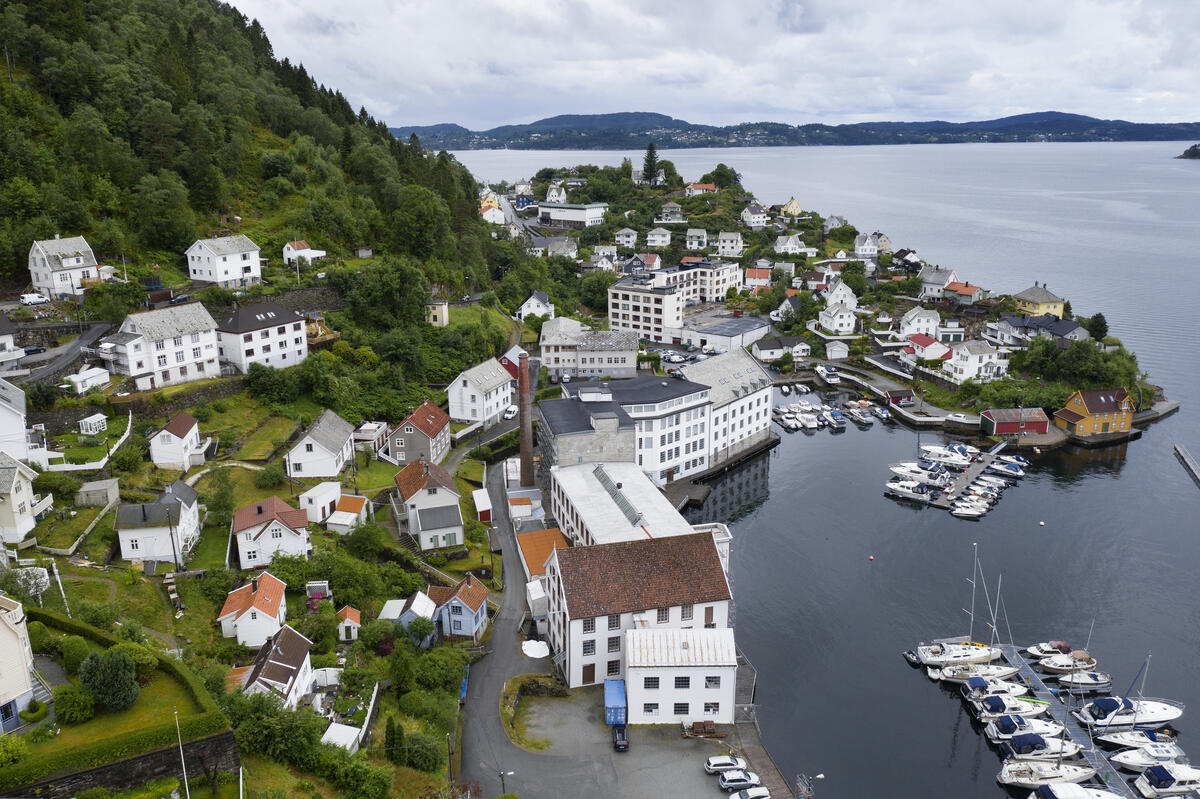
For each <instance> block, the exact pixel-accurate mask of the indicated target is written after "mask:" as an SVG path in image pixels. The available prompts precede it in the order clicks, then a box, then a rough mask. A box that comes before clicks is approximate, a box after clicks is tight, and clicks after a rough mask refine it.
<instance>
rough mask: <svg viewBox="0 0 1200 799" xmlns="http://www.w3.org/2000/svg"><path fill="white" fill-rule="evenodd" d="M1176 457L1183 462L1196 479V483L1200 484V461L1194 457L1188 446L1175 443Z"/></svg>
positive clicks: (1184, 466)
mask: <svg viewBox="0 0 1200 799" xmlns="http://www.w3.org/2000/svg"><path fill="white" fill-rule="evenodd" d="M1175 457H1176V458H1179V462H1180V463H1182V464H1183V468H1184V469H1187V473H1188V474H1190V475H1191V476H1192V479H1193V480H1195V481H1196V485H1200V463H1197V462H1196V459H1195V458H1193V457H1192V453H1190V452H1188V450H1187V447H1185V446H1184V445H1183V444H1176V445H1175Z"/></svg>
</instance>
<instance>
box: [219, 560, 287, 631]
mask: <svg viewBox="0 0 1200 799" xmlns="http://www.w3.org/2000/svg"><path fill="white" fill-rule="evenodd" d="M286 588H287V584H286V583H284V582H283V580H280V579H279V578H278V577H276V576H275V575H273V574H271V573H270V572H269V571H265V572H262V573H261V574H259V575H258V576H257V577H253V578H251V579H250V582H248V583H246V584H245V585H243V586H241V587H239V588H235V589H233V590H232V591H230V592H229V594H228V595H227V596H226V597H225V604H224V605H222V606H221V610H220V611H219V612H218V613H217V621H218V622H219V623H220V625H221V635H223V636H225V637H226V638H236V639H237V641H238V643H239V644H244V645H245V646H251V647H254V646H262V645H263V644H264V643H266V641H267V640H269V639H270V638H271V637H272V636H274V635H275V633H277V632H279V628H280V627H281V626H282V625H283V623H284V622H285V621H287V603H286V602H284V600H283V592H284V590H285V589H286Z"/></svg>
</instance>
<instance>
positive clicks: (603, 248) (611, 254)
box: [592, 244, 617, 264]
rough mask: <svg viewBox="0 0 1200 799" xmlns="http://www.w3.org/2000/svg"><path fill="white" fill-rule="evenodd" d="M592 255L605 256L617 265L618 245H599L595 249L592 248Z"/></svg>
mask: <svg viewBox="0 0 1200 799" xmlns="http://www.w3.org/2000/svg"><path fill="white" fill-rule="evenodd" d="M592 254H593V255H603V256H604V257H605V258H607V259H608V260H609V261H611V262H612V263H614V264H615V263H616V261H617V245H615V244H597V245H596V246H595V247H592Z"/></svg>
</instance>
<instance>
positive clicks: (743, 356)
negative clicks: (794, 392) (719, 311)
mask: <svg viewBox="0 0 1200 799" xmlns="http://www.w3.org/2000/svg"><path fill="white" fill-rule="evenodd" d="M680 371H682V372H683V375H684V377H686V378H687V379H688V380H692V381H695V382H697V383H703V384H704V385H706V386H711V387H712V388H711V390H710V391H709V392H708V398H709V399H710V400H712V404H713V408H714V409H716V408H719V407H721V406H722V405H725V404H727V403H730V402H733V401H734V400H735V399H740V398H742V397H744V396H746V395H747V394H752V393H754V392H755V391H759V390H760V389H763V388H766V387H767V386H770V385H772V384H773V383H774V382H775V381H774V380H773V379H772V378H771V375H770V373H769V372H767V370H766V369H764V368H763V366H762V364H760V363H759V362H758V361H757V360H756V359H755V358H754V356H752V355H751V354H750V353H748V352H746V351H745V350H744V349H742V348H741V347H735V348H733V349H731V350H730V351H729V352H726V353H724V354H722V355H715V356H713V357H711V358H708V359H707V360H703V361H697V362H696V363H689V364H685V365H684V366H682V367H680Z"/></svg>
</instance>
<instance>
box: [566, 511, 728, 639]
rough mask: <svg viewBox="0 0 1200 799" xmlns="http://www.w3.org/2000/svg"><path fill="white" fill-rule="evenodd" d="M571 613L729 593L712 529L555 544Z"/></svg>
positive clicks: (642, 606) (667, 603) (704, 598)
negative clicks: (562, 546) (594, 543)
mask: <svg viewBox="0 0 1200 799" xmlns="http://www.w3.org/2000/svg"><path fill="white" fill-rule="evenodd" d="M554 557H555V558H557V560H558V568H559V572H560V573H561V575H562V583H563V591H564V593H565V595H566V603H567V612H568V613H567V615H568V616H569V617H570V618H572V619H581V618H590V617H593V616H607V615H609V614H612V613H631V612H635V611H641V610H647V609H649V608H664V607H670V606H672V605H694V604H697V603H701V602H720V601H722V600H728V599H730V598H731V595H730V593H729V582H728V581H727V580H726V579H725V571H724V569H723V568H722V567H721V559H720V557H719V556H718V555H717V547H716V544H715V543H714V542H713V537H712V534H711V533H705V532H702V533H694V534H690V535H679V536H667V537H664V538H647V539H641V540H637V541H622V542H619V543H615V544H600V545H597V546H590V547H571V548H570V549H560V550H556V551H555V553H554Z"/></svg>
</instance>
